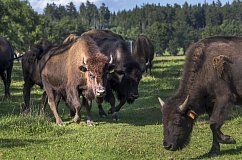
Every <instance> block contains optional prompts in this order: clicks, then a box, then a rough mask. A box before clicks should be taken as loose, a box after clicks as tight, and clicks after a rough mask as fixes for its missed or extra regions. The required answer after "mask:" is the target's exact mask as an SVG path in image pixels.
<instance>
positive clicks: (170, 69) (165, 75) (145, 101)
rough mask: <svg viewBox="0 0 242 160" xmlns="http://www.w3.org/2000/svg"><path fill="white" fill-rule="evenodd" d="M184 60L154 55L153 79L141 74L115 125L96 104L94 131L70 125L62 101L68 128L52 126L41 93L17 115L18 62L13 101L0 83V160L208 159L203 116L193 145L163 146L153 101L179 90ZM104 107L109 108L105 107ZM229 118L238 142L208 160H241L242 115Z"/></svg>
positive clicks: (208, 134) (208, 141) (226, 130)
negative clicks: (131, 99) (6, 97)
mask: <svg viewBox="0 0 242 160" xmlns="http://www.w3.org/2000/svg"><path fill="white" fill-rule="evenodd" d="M183 64H184V57H182V56H179V57H156V58H155V61H154V69H153V75H152V76H144V77H143V79H142V81H141V83H140V86H139V92H140V97H139V99H138V100H137V101H135V103H134V104H132V105H125V106H124V107H123V108H122V110H121V111H120V113H119V118H120V119H119V121H118V122H114V121H112V119H111V116H109V117H107V118H104V119H103V118H99V116H98V110H97V106H96V104H95V103H94V105H93V109H92V111H93V119H94V121H95V124H96V126H95V127H88V126H86V124H85V109H82V111H81V114H82V122H81V123H80V124H75V123H69V122H70V120H71V119H70V118H69V113H68V110H67V107H66V106H65V105H64V103H61V104H60V107H59V113H60V115H61V117H62V119H63V120H64V121H65V122H66V125H65V126H63V127H59V126H57V125H56V124H55V120H54V117H53V115H52V113H51V112H50V110H49V109H48V110H47V115H46V116H45V117H40V116H38V115H37V111H38V108H39V106H40V98H41V93H42V90H41V89H39V87H35V88H34V89H33V90H32V97H31V104H32V110H31V114H30V115H28V116H21V115H19V109H20V105H21V103H22V102H23V99H22V87H23V80H22V72H21V64H20V63H18V62H16V63H15V64H14V70H13V75H12V86H11V89H12V90H11V91H12V92H11V95H12V97H11V99H10V100H4V101H3V99H2V97H3V83H2V81H0V98H1V101H0V159H1V160H2V159H16V160H21V159H23V160H25V159H30V160H33V159H40V160H42V159H46V160H59V159H63V160H65V159H72V160H84V159H88V160H91V159H93V160H99V159H101V160H113V159H118V160H133V159H138V160H153V159H154V160H156V159H157V160H158V159H162V160H163V159H164V160H166V159H170V160H177V159H209V158H208V157H207V156H206V153H207V152H208V150H209V149H210V147H211V143H212V134H211V131H210V129H209V124H208V118H207V116H206V115H202V116H200V117H199V119H198V120H197V122H196V125H195V126H194V130H193V134H192V137H191V143H190V144H189V145H188V146H187V147H186V148H185V149H183V150H181V151H175V152H171V151H167V150H165V149H164V148H163V146H162V140H163V127H162V123H161V118H162V115H161V112H160V107H159V103H158V100H157V97H158V96H160V97H161V98H163V99H164V100H165V99H167V98H168V97H170V96H172V94H174V92H175V91H176V89H177V88H178V84H179V80H180V76H181V72H182V66H183ZM104 107H105V109H106V110H107V109H108V108H109V106H108V104H105V106H104ZM233 110H234V111H233V113H232V115H231V116H230V119H229V120H228V121H226V123H225V125H224V126H223V128H222V131H224V133H225V134H228V135H231V136H233V137H234V138H235V139H236V141H237V144H235V145H221V155H220V156H217V157H213V158H212V159H219V160H220V159H226V160H227V159H229V160H232V159H242V129H241V128H242V123H241V122H242V117H241V116H240V114H241V113H242V112H241V110H240V109H239V107H238V106H235V107H234V109H233Z"/></svg>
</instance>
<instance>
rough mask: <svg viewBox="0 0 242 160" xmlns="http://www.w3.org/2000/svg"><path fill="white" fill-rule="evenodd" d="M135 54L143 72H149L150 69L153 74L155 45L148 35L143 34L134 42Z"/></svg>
mask: <svg viewBox="0 0 242 160" xmlns="http://www.w3.org/2000/svg"><path fill="white" fill-rule="evenodd" d="M133 56H134V58H135V59H136V61H137V62H139V64H140V66H141V70H142V72H144V71H145V72H146V73H147V72H148V69H149V70H150V74H151V68H152V60H153V59H154V45H153V44H152V42H151V40H150V39H149V38H148V37H146V36H144V35H141V36H139V37H138V38H137V40H136V41H135V43H134V51H133Z"/></svg>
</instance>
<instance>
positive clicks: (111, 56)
mask: <svg viewBox="0 0 242 160" xmlns="http://www.w3.org/2000/svg"><path fill="white" fill-rule="evenodd" d="M112 63H113V55H110V61H109V64H112Z"/></svg>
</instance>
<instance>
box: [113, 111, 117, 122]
mask: <svg viewBox="0 0 242 160" xmlns="http://www.w3.org/2000/svg"><path fill="white" fill-rule="evenodd" d="M112 119H113V120H114V121H118V112H114V113H113V114H112Z"/></svg>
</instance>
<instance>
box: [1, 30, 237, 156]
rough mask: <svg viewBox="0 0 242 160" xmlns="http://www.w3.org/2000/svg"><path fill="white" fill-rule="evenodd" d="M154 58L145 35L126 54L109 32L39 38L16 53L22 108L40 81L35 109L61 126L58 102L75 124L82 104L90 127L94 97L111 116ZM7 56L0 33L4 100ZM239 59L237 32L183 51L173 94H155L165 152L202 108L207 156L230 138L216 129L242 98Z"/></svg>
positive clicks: (184, 139) (179, 143)
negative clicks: (46, 112)
mask: <svg viewBox="0 0 242 160" xmlns="http://www.w3.org/2000/svg"><path fill="white" fill-rule="evenodd" d="M153 58H154V46H153V45H152V42H151V41H150V40H149V39H148V38H147V37H145V36H139V37H138V38H137V40H136V42H135V45H134V49H133V53H131V52H130V49H129V47H128V45H127V43H126V42H125V40H124V38H123V37H122V36H120V35H118V34H116V33H113V32H111V31H109V30H90V31H87V32H85V33H83V34H82V35H80V36H76V35H70V36H68V37H67V38H66V39H65V40H64V41H63V43H62V44H59V45H54V44H52V43H51V42H49V41H47V40H43V41H41V42H39V43H38V44H36V45H35V46H33V47H32V48H31V49H30V50H29V51H27V52H26V53H25V54H24V55H23V56H22V71H23V77H24V87H23V98H24V103H23V105H22V106H21V113H23V114H27V113H28V112H29V110H30V91H31V88H32V87H33V86H34V85H39V86H40V87H41V88H43V89H44V92H43V95H42V108H41V111H42V112H44V110H45V107H46V105H47V103H48V105H49V106H50V109H51V111H52V112H53V115H54V117H55V120H56V123H57V124H58V125H63V121H62V120H61V118H60V116H59V114H58V111H57V110H58V109H57V108H58V104H59V102H60V100H61V99H62V100H63V101H64V102H65V104H66V106H68V107H69V109H70V115H71V116H72V117H73V121H74V122H79V121H80V109H81V106H83V105H84V106H85V108H86V111H87V124H88V125H90V126H91V125H93V120H92V116H91V106H92V102H93V101H96V103H97V104H98V109H99V115H100V116H101V117H106V116H107V113H106V112H108V113H109V114H111V115H112V118H113V119H114V120H118V112H119V111H120V109H121V107H122V106H123V105H124V104H125V103H126V102H127V103H133V102H134V101H135V100H136V99H137V98H138V97H139V94H138V86H139V82H140V80H141V78H142V74H143V73H144V72H148V70H149V72H150V74H151V67H152V60H153ZM14 59H15V58H14V51H13V48H12V46H11V44H10V43H9V42H8V41H6V40H4V39H2V38H0V74H1V77H2V80H3V82H4V86H5V97H9V96H10V90H9V86H10V83H11V71H12V67H13V60H14ZM241 64H242V38H241V37H210V38H206V39H203V40H200V41H198V42H196V43H194V44H192V45H191V46H190V47H189V48H188V49H187V51H186V61H185V65H184V68H183V75H182V79H181V81H180V86H179V89H178V91H177V93H176V94H175V95H174V96H172V97H171V98H170V99H168V100H167V101H166V102H164V101H163V100H161V98H159V102H160V106H161V111H162V113H163V116H162V122H163V126H164V140H163V145H164V148H165V149H168V150H172V151H174V150H178V149H182V148H183V147H185V146H186V145H187V144H188V143H189V139H190V135H191V132H192V128H193V126H194V122H195V120H196V119H197V117H198V115H201V114H204V113H207V114H208V115H209V119H210V121H209V122H210V128H211V131H212V135H213V141H212V148H211V150H210V152H209V155H216V154H219V152H220V144H234V143H235V140H234V139H233V138H232V137H230V136H228V135H224V134H223V133H222V131H221V130H220V129H221V127H222V125H223V123H224V121H225V120H226V117H227V116H228V111H229V110H230V109H231V105H230V104H239V103H240V102H242V101H241V100H242V74H241V70H242V65H241ZM80 97H82V98H81V99H80ZM116 98H117V100H118V104H116V101H117V100H116ZM103 101H106V102H108V103H109V104H110V109H109V110H108V111H105V110H104V109H103V107H102V103H103Z"/></svg>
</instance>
